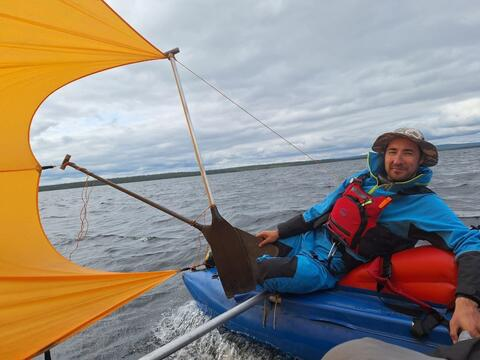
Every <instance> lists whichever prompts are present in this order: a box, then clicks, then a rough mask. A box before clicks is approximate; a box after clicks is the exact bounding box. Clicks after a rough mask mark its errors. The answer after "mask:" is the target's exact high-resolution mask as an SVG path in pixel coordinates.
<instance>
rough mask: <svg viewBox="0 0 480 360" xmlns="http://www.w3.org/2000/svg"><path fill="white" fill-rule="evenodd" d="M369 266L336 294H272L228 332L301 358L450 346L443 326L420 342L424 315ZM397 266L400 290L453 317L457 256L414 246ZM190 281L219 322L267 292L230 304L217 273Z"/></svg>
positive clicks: (197, 274)
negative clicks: (354, 348)
mask: <svg viewBox="0 0 480 360" xmlns="http://www.w3.org/2000/svg"><path fill="white" fill-rule="evenodd" d="M369 265H370V264H365V265H362V266H360V267H358V268H356V269H354V270H353V271H352V272H350V273H349V274H347V275H346V276H345V277H344V279H342V281H341V282H340V283H339V285H338V286H337V287H336V288H334V289H331V290H326V291H318V292H314V293H310V294H302V295H298V294H281V295H278V294H277V295H275V294H272V295H271V296H270V297H269V298H268V299H269V300H267V301H266V302H265V303H264V304H259V305H256V306H254V307H252V308H251V309H249V310H248V311H246V312H245V313H243V314H241V315H239V316H237V317H235V318H233V319H232V320H230V321H229V322H228V323H226V325H225V327H226V328H227V329H229V330H231V331H234V332H238V333H240V334H244V335H247V336H249V337H251V338H252V339H254V340H256V341H259V342H262V343H266V344H269V345H271V346H273V347H275V348H278V349H279V350H281V351H283V352H285V353H288V354H291V355H293V356H295V357H299V358H301V359H319V358H321V357H322V356H323V355H324V354H325V353H326V352H327V351H328V350H330V349H331V348H332V347H334V346H336V345H338V344H341V343H343V342H346V341H349V340H353V339H358V338H363V337H371V338H375V339H379V340H382V341H385V342H388V343H391V344H395V345H398V346H402V347H406V348H409V349H412V350H416V351H419V352H422V353H426V354H428V353H431V352H433V350H434V349H435V348H436V347H438V346H439V345H449V344H451V340H450V336H449V332H448V329H447V327H446V326H443V325H439V326H436V327H435V328H434V329H433V330H432V331H431V332H430V333H429V334H428V335H426V336H424V337H422V338H416V337H414V336H413V335H412V331H411V330H412V320H413V319H414V318H415V317H416V316H421V311H420V312H419V311H417V310H418V308H417V307H416V306H415V305H412V303H411V302H409V301H408V300H406V299H405V298H403V297H400V296H398V295H395V294H388V293H383V292H382V293H379V292H377V291H376V289H377V288H376V286H377V285H376V282H375V280H374V279H373V278H372V277H371V276H370V275H369V271H368V267H369ZM392 265H393V274H392V277H391V280H392V282H393V283H395V284H396V286H398V287H400V288H402V289H403V290H404V291H405V292H408V294H410V295H411V296H414V297H417V298H419V299H421V300H422V301H427V302H429V303H430V304H431V305H432V307H433V308H434V309H435V310H436V311H438V313H440V314H441V315H443V316H444V317H445V318H446V319H449V318H450V317H451V311H450V310H449V307H450V305H451V304H452V302H453V299H454V296H455V287H456V266H455V261H454V258H453V255H452V254H451V253H448V252H446V251H443V250H440V249H436V248H433V247H431V246H426V247H419V248H413V249H409V250H405V251H402V252H400V253H397V254H395V255H394V256H393V257H392ZM183 279H184V282H185V285H186V286H187V288H188V290H189V291H190V293H191V295H192V297H193V298H194V299H195V300H196V301H197V303H198V305H199V307H200V308H201V309H202V310H203V311H205V312H206V313H207V314H209V315H212V316H216V315H218V314H221V313H223V312H224V311H226V310H228V309H230V308H232V307H234V306H235V305H237V304H238V303H240V302H242V301H244V300H246V299H248V298H250V297H251V296H254V295H255V294H256V293H257V292H259V291H261V288H258V291H254V292H249V293H246V294H240V295H236V296H235V297H233V298H231V299H227V297H226V296H225V293H224V291H223V289H222V286H221V283H220V280H219V279H218V274H217V272H216V269H215V268H210V269H205V270H201V271H191V272H187V273H185V274H184V276H183ZM399 308H400V309H402V311H399ZM419 314H420V315H419Z"/></svg>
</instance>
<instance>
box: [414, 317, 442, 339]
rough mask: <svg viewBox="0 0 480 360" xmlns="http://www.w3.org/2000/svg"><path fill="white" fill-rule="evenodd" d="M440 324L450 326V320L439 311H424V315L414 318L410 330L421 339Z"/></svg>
mask: <svg viewBox="0 0 480 360" xmlns="http://www.w3.org/2000/svg"><path fill="white" fill-rule="evenodd" d="M438 325H445V326H446V327H447V328H449V323H448V321H447V320H446V319H445V318H444V317H443V316H442V315H440V314H439V313H438V312H437V311H435V312H431V313H428V314H426V313H424V314H423V315H422V316H420V317H416V318H414V319H413V321H412V327H411V328H410V332H411V334H412V335H413V336H414V337H416V338H417V339H420V338H422V337H425V336H427V335H428V334H430V333H431V332H432V330H433V329H435V328H436V327H437V326H438Z"/></svg>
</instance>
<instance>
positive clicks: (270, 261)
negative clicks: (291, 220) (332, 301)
mask: <svg viewBox="0 0 480 360" xmlns="http://www.w3.org/2000/svg"><path fill="white" fill-rule="evenodd" d="M315 235H316V234H314V233H312V232H309V233H305V234H301V235H296V236H292V237H289V238H286V239H281V240H279V242H280V243H281V245H280V246H282V245H286V247H284V246H282V247H284V248H286V249H289V248H291V250H290V251H289V252H288V253H287V254H286V256H284V257H271V256H268V255H264V256H262V257H260V258H258V259H257V263H258V267H259V269H260V276H259V283H260V285H261V286H262V287H263V288H264V289H266V290H268V291H272V292H282V293H297V294H302V293H309V292H313V291H316V290H322V289H330V288H332V287H334V286H335V284H336V283H337V281H338V279H339V278H338V276H336V275H334V274H332V273H331V272H330V270H329V267H328V266H327V261H326V259H327V255H328V250H329V244H330V242H329V240H328V239H326V240H327V241H328V245H326V246H324V247H322V246H320V247H318V246H317V247H314V245H313V243H314V242H313V238H314V237H315ZM320 235H321V234H320ZM332 260H334V261H335V262H336V263H337V267H338V261H341V259H340V258H339V254H337V255H336V256H335V257H334V259H332ZM332 262H333V261H332Z"/></svg>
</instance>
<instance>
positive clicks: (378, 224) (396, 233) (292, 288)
mask: <svg viewBox="0 0 480 360" xmlns="http://www.w3.org/2000/svg"><path fill="white" fill-rule="evenodd" d="M372 149H373V150H374V152H371V153H370V154H369V156H368V159H367V164H368V168H367V169H366V170H364V171H362V172H360V173H358V174H355V175H354V176H352V177H350V178H347V179H346V180H345V181H344V182H343V183H342V184H341V185H340V186H339V187H338V188H337V189H336V190H335V191H334V192H332V193H330V194H329V195H328V196H327V197H326V198H325V200H324V201H322V202H321V203H319V204H317V205H315V206H313V207H312V208H310V209H309V210H307V211H306V212H305V213H303V215H299V216H297V217H294V218H292V219H290V220H289V221H287V222H285V223H281V224H279V225H278V229H277V230H266V231H261V232H260V233H259V234H257V237H258V238H260V240H261V242H260V246H263V245H265V244H269V243H274V242H277V240H278V242H277V244H276V245H277V246H278V247H279V249H280V256H279V257H269V256H263V257H261V258H259V259H258V266H259V274H258V282H259V284H261V285H262V286H263V287H264V288H266V289H267V290H270V291H277V292H289V293H307V292H311V291H316V290H320V289H328V288H332V287H333V286H335V284H336V282H337V281H338V280H339V278H340V277H341V276H342V275H344V274H345V273H346V272H347V271H348V270H349V269H351V267H352V266H353V265H352V264H358V263H361V262H365V261H368V260H370V259H372V258H373V257H374V256H378V255H383V254H385V252H389V251H390V252H393V251H395V250H401V249H404V248H406V247H412V246H414V244H415V242H416V240H420V239H422V240H427V241H429V242H431V243H432V245H434V246H437V247H440V248H443V249H448V250H450V251H452V252H453V253H454V254H455V257H456V261H457V264H458V286H457V291H456V301H455V310H454V314H453V316H452V319H451V321H450V336H451V338H452V340H453V342H457V340H458V334H459V333H460V332H461V331H462V330H466V331H468V332H469V333H470V334H471V335H472V336H474V337H477V336H480V312H479V310H478V304H479V303H480V276H478V275H477V273H478V271H479V269H480V233H479V231H478V230H473V229H472V230H470V229H468V228H467V227H466V226H465V225H464V224H463V223H462V222H461V221H460V220H459V219H458V218H457V216H456V215H455V214H454V213H453V212H452V211H451V210H450V209H449V208H448V206H447V205H446V204H445V203H444V202H443V201H442V200H441V199H440V198H439V197H438V196H437V195H436V194H435V193H433V192H432V191H431V190H429V189H428V188H427V187H426V186H427V185H428V183H429V182H430V180H431V177H432V171H431V170H430V168H429V167H432V166H434V165H436V164H437V162H438V152H437V149H436V147H435V146H434V145H433V144H431V143H429V142H427V141H425V139H424V136H423V134H422V133H421V132H420V131H419V130H417V129H407V128H401V129H397V130H395V131H393V132H388V133H385V134H382V135H380V136H379V137H378V138H377V139H376V140H375V142H374V144H373V146H372ZM352 197H353V198H355V199H353V200H352ZM362 199H363V200H362ZM354 203H355V204H356V205H358V206H354V205H355V204H354ZM339 204H340V205H339ZM352 204H354V205H352ZM356 207H358V209H359V210H358V211H359V213H355V211H357V210H355V208H356ZM362 212H363V213H364V214H363V215H361V214H360V213H362ZM365 213H366V214H367V215H365ZM359 214H360V215H359ZM360 216H362V217H361V218H359V217H360ZM342 219H346V220H342ZM359 219H360V220H359ZM342 221H343V222H342ZM352 224H353V225H352ZM355 224H357V225H355ZM386 247H388V248H389V249H388V248H386Z"/></svg>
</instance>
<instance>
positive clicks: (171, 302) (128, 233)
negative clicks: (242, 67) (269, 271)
mask: <svg viewBox="0 0 480 360" xmlns="http://www.w3.org/2000/svg"><path fill="white" fill-rule="evenodd" d="M479 158H480V148H473V149H462V150H452V151H442V152H441V153H440V162H439V164H438V165H437V166H436V167H434V168H433V169H434V178H433V182H432V184H431V186H430V187H431V189H432V190H434V191H435V192H437V193H438V194H439V195H440V196H441V197H442V198H443V199H445V200H446V202H447V203H448V204H449V205H450V207H451V208H452V209H453V210H454V211H455V212H457V214H458V215H459V216H460V217H462V218H464V221H465V222H466V223H469V224H478V223H480V217H479V216H480V191H479V189H478V185H479V184H480V166H479V165H480V160H479ZM364 167H365V160H352V161H340V162H334V163H326V164H318V165H305V166H293V167H284V168H275V169H266V170H255V171H245V172H239V173H227V174H218V175H212V176H210V177H209V180H210V185H211V187H212V192H213V195H214V198H215V200H216V203H217V205H218V208H219V209H220V212H221V213H222V215H223V216H224V217H225V218H226V219H227V220H228V221H229V222H231V223H232V224H233V225H235V226H237V227H240V228H242V229H244V230H247V231H250V232H253V233H255V232H258V231H259V230H262V229H266V228H273V227H275V225H276V224H277V223H278V222H281V221H284V220H286V219H288V218H290V217H291V216H293V215H295V214H297V213H299V212H300V211H303V210H305V209H306V208H308V207H309V206H311V205H313V204H314V203H316V202H319V201H321V200H322V199H323V197H324V196H325V195H326V194H328V193H329V192H330V191H332V190H333V189H334V188H336V186H337V185H338V184H339V182H340V181H342V180H343V179H344V178H345V177H347V176H349V175H350V174H352V173H353V172H355V171H359V170H361V169H363V168H364ZM89 170H91V171H94V172H95V169H94V168H91V169H89ZM68 171H74V170H72V169H70V170H68ZM99 175H101V174H99ZM123 186H125V187H126V188H128V189H129V190H132V191H134V192H137V193H139V194H142V195H144V196H145V197H148V198H150V199H151V200H153V201H155V202H158V203H159V204H161V205H163V206H165V207H168V208H170V209H172V210H174V211H177V212H179V213H180V214H182V215H184V216H187V217H190V218H196V217H197V216H199V215H200V214H201V213H202V211H203V210H205V209H206V208H207V206H208V203H207V200H206V196H205V194H204V190H203V187H202V183H201V180H200V178H199V177H189V178H178V179H165V180H156V181H149V182H139V183H129V184H124V185H123ZM90 190H91V193H90V198H89V202H88V208H87V209H88V213H87V218H88V224H89V228H88V232H87V235H86V237H85V239H84V240H82V241H80V242H78V244H77V242H76V238H77V235H78V232H79V230H80V211H81V209H82V206H83V202H82V197H81V195H82V189H68V190H59V191H48V192H41V193H40V195H39V197H40V201H39V203H40V213H41V218H42V223H43V225H44V228H45V231H46V233H47V234H48V237H49V239H50V241H51V242H52V243H53V245H54V246H55V247H56V248H57V249H58V250H59V251H60V252H61V253H62V254H63V255H64V256H66V257H69V256H71V259H72V260H73V261H74V262H76V263H78V264H81V265H84V266H88V267H92V268H98V269H102V270H109V271H154V270H163V269H179V268H183V267H186V266H190V265H192V264H197V263H200V262H201V260H202V258H203V256H204V254H205V251H206V248H207V246H206V242H205V240H204V239H203V237H202V236H201V235H200V233H199V232H198V231H197V230H195V229H193V228H190V227H188V226H187V225H185V224H183V223H181V222H179V221H178V220H176V219H172V218H170V217H169V216H168V215H166V214H163V213H162V212H160V211H158V210H156V209H154V208H151V207H149V206H148V205H146V204H143V203H141V202H139V201H138V200H135V199H133V198H130V197H128V196H127V195H125V194H123V193H121V192H119V191H117V190H115V189H112V188H109V187H106V186H101V187H93V188H91V189H90ZM200 219H203V216H200ZM204 220H205V221H208V220H209V219H208V218H206V219H204ZM77 245H78V247H77ZM207 320H208V318H206V317H205V316H204V315H203V314H202V313H201V312H200V311H199V310H198V309H197V307H196V306H195V303H194V302H193V300H192V298H191V297H190V295H189V293H188V292H187V290H186V289H185V287H184V286H183V283H182V280H181V277H180V276H176V277H174V278H173V279H170V280H168V281H167V282H165V283H164V284H162V285H160V286H158V287H157V288H155V289H153V290H151V291H149V292H148V293H146V294H145V295H143V296H141V297H140V298H138V299H136V300H134V301H133V302H131V303H129V304H127V305H126V306H124V307H122V308H121V309H119V310H117V311H116V312H114V313H113V314H112V315H110V316H108V317H107V318H105V319H103V320H101V321H99V322H97V323H96V324H94V325H92V326H91V327H90V328H88V329H87V330H85V331H84V332H82V333H80V334H79V335H77V336H75V337H73V338H71V339H69V340H67V341H66V342H64V343H62V344H60V345H58V346H57V347H55V348H54V349H53V350H52V351H51V353H52V357H53V359H137V358H139V357H140V356H142V355H144V354H147V353H149V352H151V351H153V350H154V349H155V348H157V347H159V346H161V345H163V344H165V343H167V342H168V341H170V340H172V339H174V338H175V337H177V336H179V335H182V334H183V333H185V332H187V331H189V330H191V329H193V328H195V327H196V326H198V325H199V324H202V323H204V322H205V321H207ZM259 321H260V319H259ZM170 358H172V359H249V360H256V359H287V358H288V357H287V356H285V355H283V354H281V353H278V352H277V351H275V350H274V349H271V348H269V347H266V346H263V345H260V344H258V343H255V342H252V341H251V340H249V339H247V338H245V337H242V336H239V335H235V334H231V333H229V332H222V333H220V332H219V331H214V332H212V333H210V334H208V335H207V336H205V337H203V338H202V339H200V340H198V341H197V342H195V343H194V344H192V345H190V346H189V347H187V348H185V349H183V350H181V351H180V352H178V353H176V354H174V355H172V356H171V357H170Z"/></svg>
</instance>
